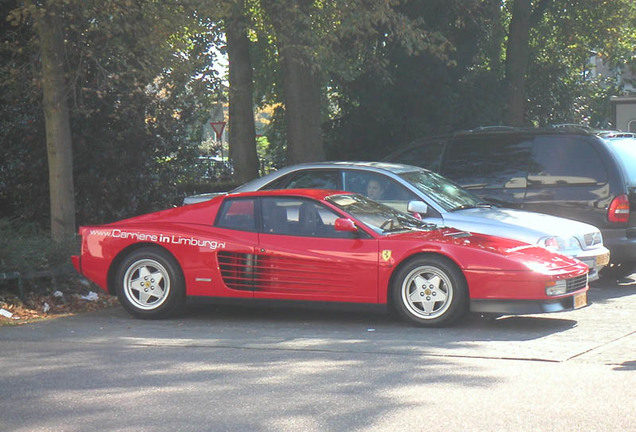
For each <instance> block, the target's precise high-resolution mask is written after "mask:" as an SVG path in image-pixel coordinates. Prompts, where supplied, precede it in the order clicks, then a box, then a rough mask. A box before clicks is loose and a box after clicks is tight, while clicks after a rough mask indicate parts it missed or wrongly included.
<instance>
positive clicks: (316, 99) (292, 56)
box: [261, 0, 325, 165]
mask: <svg viewBox="0 0 636 432" xmlns="http://www.w3.org/2000/svg"><path fill="white" fill-rule="evenodd" d="M261 4H262V5H263V7H264V8H265V10H266V12H267V15H268V17H269V18H270V19H271V20H272V25H273V27H274V29H275V30H276V45H277V48H278V52H279V59H280V64H281V69H282V79H283V91H284V102H285V121H286V123H287V165H291V164H295V163H299V162H313V161H321V160H324V159H325V150H324V147H323V142H322V128H321V121H322V119H321V110H320V106H321V100H320V81H319V80H318V78H317V76H316V73H315V70H314V68H312V65H313V61H312V57H311V54H310V53H311V51H312V48H313V47H312V44H313V42H312V41H313V38H312V36H313V35H312V34H311V31H312V30H311V28H310V26H308V24H307V23H308V22H309V21H311V17H312V13H313V12H314V11H312V8H313V7H314V4H313V1H312V0H294V1H281V0H262V2H261Z"/></svg>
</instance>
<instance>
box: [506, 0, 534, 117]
mask: <svg viewBox="0 0 636 432" xmlns="http://www.w3.org/2000/svg"><path fill="white" fill-rule="evenodd" d="M530 14H531V0H514V5H513V11H512V20H511V21H510V34H509V36H508V46H507V49H506V80H507V83H508V89H507V98H508V103H507V107H508V109H507V110H506V118H505V121H506V124H508V125H510V126H522V125H523V124H524V118H525V109H526V104H525V101H526V73H527V70H528V63H529V57H530V46H529V39H530Z"/></svg>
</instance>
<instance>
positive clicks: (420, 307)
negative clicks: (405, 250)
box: [391, 256, 468, 327]
mask: <svg viewBox="0 0 636 432" xmlns="http://www.w3.org/2000/svg"><path fill="white" fill-rule="evenodd" d="M391 300H392V301H393V307H394V308H395V309H396V311H397V312H398V314H399V315H400V316H401V317H402V318H404V319H405V320H406V321H408V322H410V323H413V324H417V325H419V326H422V327H440V326H447V325H451V324H453V323H455V322H456V321H457V320H458V319H459V318H461V317H462V316H464V315H465V314H466V312H467V310H468V288H467V285H466V280H465V279H464V275H463V274H462V272H461V271H460V270H459V268H458V267H457V266H456V265H455V264H454V263H452V262H450V261H448V260H447V259H445V258H442V257H439V256H427V257H418V258H415V259H413V260H412V261H410V262H408V263H407V264H406V265H404V266H403V267H402V268H400V269H399V270H398V273H397V274H396V275H395V278H394V279H393V282H392V286H391Z"/></svg>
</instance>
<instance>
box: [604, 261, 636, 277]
mask: <svg viewBox="0 0 636 432" xmlns="http://www.w3.org/2000/svg"><path fill="white" fill-rule="evenodd" d="M634 272H636V263H633V262H625V263H612V264H610V265H608V266H607V267H604V268H603V269H602V270H601V273H600V275H601V277H605V278H608V279H611V280H619V279H624V278H626V277H627V276H630V275H631V274H633V273H634Z"/></svg>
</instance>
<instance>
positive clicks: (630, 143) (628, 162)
mask: <svg viewBox="0 0 636 432" xmlns="http://www.w3.org/2000/svg"><path fill="white" fill-rule="evenodd" d="M605 142H607V143H608V144H609V146H610V147H611V148H612V149H614V151H615V152H616V155H617V156H618V159H619V160H620V163H621V164H622V166H623V170H624V171H625V175H626V176H627V181H628V182H629V183H636V139H634V138H623V139H609V140H605Z"/></svg>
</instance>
